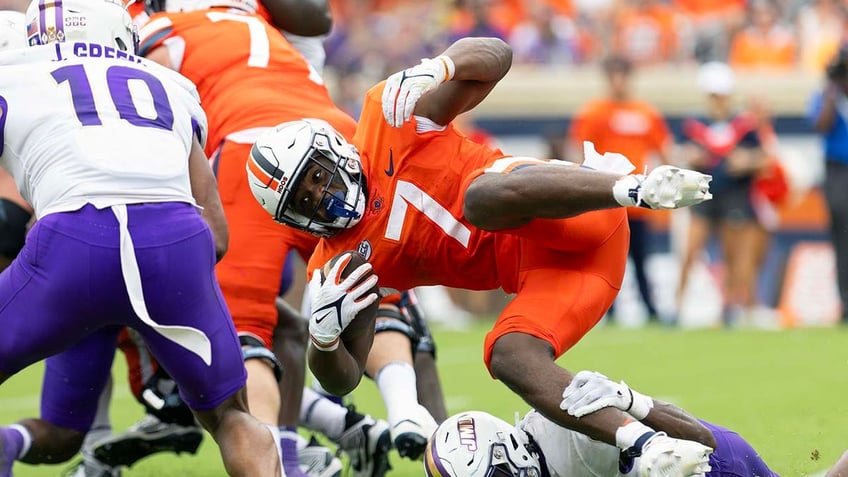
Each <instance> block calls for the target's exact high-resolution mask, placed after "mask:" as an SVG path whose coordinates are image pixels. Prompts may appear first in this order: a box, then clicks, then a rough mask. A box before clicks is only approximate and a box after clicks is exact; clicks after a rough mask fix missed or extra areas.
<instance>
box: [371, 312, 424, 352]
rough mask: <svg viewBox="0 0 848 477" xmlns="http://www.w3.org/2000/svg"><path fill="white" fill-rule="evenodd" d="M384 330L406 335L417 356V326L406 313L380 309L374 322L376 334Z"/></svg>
mask: <svg viewBox="0 0 848 477" xmlns="http://www.w3.org/2000/svg"><path fill="white" fill-rule="evenodd" d="M384 331H395V332H398V333H403V334H404V335H406V337H407V338H409V343H410V345H411V347H412V355H413V356H415V350H416V348H417V347H418V340H419V336H418V333H417V332H416V331H415V328H414V327H413V326H412V325H411V324H410V323H409V318H408V317H407V316H406V315H405V314H404V313H402V312H400V311H397V310H393V309H390V308H380V309H378V310H377V321H376V323H375V324H374V334H377V333H382V332H384Z"/></svg>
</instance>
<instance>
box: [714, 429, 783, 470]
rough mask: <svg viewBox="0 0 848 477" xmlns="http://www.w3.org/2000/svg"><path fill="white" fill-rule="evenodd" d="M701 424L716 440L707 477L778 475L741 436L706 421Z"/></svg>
mask: <svg viewBox="0 0 848 477" xmlns="http://www.w3.org/2000/svg"><path fill="white" fill-rule="evenodd" d="M701 424H703V425H704V426H706V427H707V429H709V430H710V431H711V432H712V433H713V436H715V440H716V448H715V451H714V452H713V454H712V455H711V456H710V467H712V470H710V471H709V472H707V477H779V476H778V475H777V474H776V473H775V472H774V471H772V470H771V469H769V468H768V466H767V465H766V463H765V462H764V461H763V459H762V458H760V455H759V454H758V453H757V451H756V450H754V448H753V447H751V444H748V442H747V441H746V440H745V439H743V438H742V436H740V435H739V434H737V433H735V432H733V431H731V430H729V429H725V428H723V427H721V426H717V425H715V424H713V423H710V422H707V421H701Z"/></svg>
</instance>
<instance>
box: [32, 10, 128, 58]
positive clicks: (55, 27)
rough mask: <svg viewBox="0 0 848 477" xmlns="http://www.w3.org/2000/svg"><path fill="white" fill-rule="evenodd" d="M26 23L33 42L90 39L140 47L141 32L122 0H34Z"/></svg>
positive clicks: (94, 41) (123, 47) (126, 46)
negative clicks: (138, 30) (139, 37)
mask: <svg viewBox="0 0 848 477" xmlns="http://www.w3.org/2000/svg"><path fill="white" fill-rule="evenodd" d="M26 23H27V30H26V35H27V40H28V42H29V45H30V46H35V45H46V44H48V43H56V42H66V41H67V42H75V41H86V42H91V43H97V44H100V45H105V46H112V47H115V48H117V49H119V50H121V51H126V52H128V53H130V54H135V53H136V52H137V51H138V32H137V30H136V27H135V25H134V24H133V21H132V18H130V14H129V13H127V9H126V8H125V7H124V4H123V3H121V1H120V0H32V2H31V3H30V4H29V7H28V8H27V11H26Z"/></svg>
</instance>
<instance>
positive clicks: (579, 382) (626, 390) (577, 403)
mask: <svg viewBox="0 0 848 477" xmlns="http://www.w3.org/2000/svg"><path fill="white" fill-rule="evenodd" d="M605 407H614V408H618V409H620V410H622V411H624V412H626V413H629V414H630V415H631V416H633V417H634V418H636V419H639V420H642V419H644V418H645V416H647V415H648V413H649V412H650V411H651V409H652V408H653V407H654V400H653V399H652V398H651V397H649V396H645V395H643V394H640V393H638V392H636V391H634V390H632V389H630V387H629V386H627V384H626V383H625V382H624V381H622V382H620V383H616V382H613V381H611V380H610V379H609V378H608V377H606V376H604V375H603V374H601V373H596V372H594V371H580V372H579V373H577V374H576V375H575V376H574V378H573V379H572V380H571V382H570V383H569V384H568V386H567V387H566V388H565V390H564V391H563V392H562V402H561V403H560V405H559V408H560V409H562V410H563V411H566V412H568V413H569V414H571V415H572V416H574V417H583V416H585V415H586V414H591V413H593V412H595V411H597V410H598V409H602V408H605Z"/></svg>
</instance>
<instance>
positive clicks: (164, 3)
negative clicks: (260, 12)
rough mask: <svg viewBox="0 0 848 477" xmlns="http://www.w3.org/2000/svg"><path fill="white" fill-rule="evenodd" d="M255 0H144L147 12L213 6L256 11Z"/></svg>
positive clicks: (189, 9) (192, 9) (198, 8)
mask: <svg viewBox="0 0 848 477" xmlns="http://www.w3.org/2000/svg"><path fill="white" fill-rule="evenodd" d="M256 1H257V0H144V8H145V10H147V12H148V13H149V14H151V15H152V14H154V13H157V12H192V11H195V10H206V9H209V8H214V7H224V8H236V9H238V10H242V11H244V12H247V13H256V9H257V7H258V5H257V3H256Z"/></svg>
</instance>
